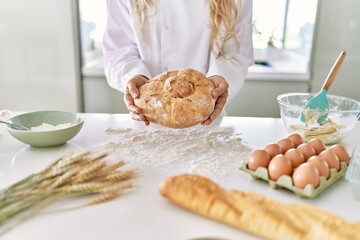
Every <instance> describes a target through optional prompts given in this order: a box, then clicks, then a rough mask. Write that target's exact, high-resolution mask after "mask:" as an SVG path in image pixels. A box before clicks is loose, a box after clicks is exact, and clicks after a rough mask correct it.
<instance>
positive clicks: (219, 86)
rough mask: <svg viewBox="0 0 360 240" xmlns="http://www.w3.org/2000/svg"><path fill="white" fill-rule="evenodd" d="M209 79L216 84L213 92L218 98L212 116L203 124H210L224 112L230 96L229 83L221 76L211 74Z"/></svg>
mask: <svg viewBox="0 0 360 240" xmlns="http://www.w3.org/2000/svg"><path fill="white" fill-rule="evenodd" d="M209 79H210V80H211V81H212V82H213V83H214V84H215V89H214V90H213V92H212V95H213V97H214V98H216V102H215V108H214V111H213V112H212V113H211V114H210V116H209V117H208V118H207V119H206V120H205V121H203V122H202V123H201V124H202V125H210V124H211V123H212V122H213V121H214V120H215V119H216V118H217V117H218V116H219V115H220V113H221V112H222V110H223V108H224V106H225V103H226V101H227V98H228V96H229V92H228V89H229V84H228V83H227V82H226V80H225V79H224V78H223V77H221V76H211V77H209Z"/></svg>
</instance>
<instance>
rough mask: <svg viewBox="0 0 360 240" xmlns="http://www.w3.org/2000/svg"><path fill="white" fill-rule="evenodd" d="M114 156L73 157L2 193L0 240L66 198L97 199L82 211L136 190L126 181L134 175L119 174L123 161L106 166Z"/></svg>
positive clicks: (131, 172) (87, 153)
mask: <svg viewBox="0 0 360 240" xmlns="http://www.w3.org/2000/svg"><path fill="white" fill-rule="evenodd" d="M113 151H114V150H113ZM111 154H112V152H110V151H109V150H107V151H105V152H104V151H102V152H95V153H93V152H91V151H83V152H80V153H70V154H67V155H64V156H61V157H60V158H58V159H56V160H55V161H54V162H53V163H51V164H50V165H48V166H47V167H46V168H44V170H42V171H40V172H38V173H34V174H31V175H30V176H28V177H26V178H24V179H22V180H20V181H18V182H16V183H14V184H12V185H10V186H9V187H7V188H5V189H2V190H1V191H0V236H1V235H3V234H4V233H6V232H7V231H9V230H10V229H12V228H13V227H15V226H16V225H18V224H20V223H21V222H23V221H25V220H27V219H29V218H31V217H32V216H34V215H36V214H38V213H39V212H41V211H42V210H43V209H44V208H45V207H47V206H48V205H50V204H51V203H53V202H56V201H59V200H61V199H63V198H68V197H77V196H84V195H95V196H94V198H93V199H91V200H90V201H88V202H86V203H85V204H82V205H81V206H80V207H83V206H92V205H95V204H100V203H104V202H107V201H110V200H112V199H115V198H116V197H118V196H119V195H120V194H121V193H122V192H123V191H124V190H126V189H129V188H131V187H133V185H132V183H130V182H128V181H127V180H129V179H131V178H133V177H134V176H135V175H136V173H135V171H134V170H120V168H122V167H123V166H124V165H125V162H124V161H123V160H120V161H117V162H113V163H110V164H109V163H107V156H110V155H111ZM125 181H126V182H125ZM24 210H28V211H26V212H24Z"/></svg>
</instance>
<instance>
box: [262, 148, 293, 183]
mask: <svg viewBox="0 0 360 240" xmlns="http://www.w3.org/2000/svg"><path fill="white" fill-rule="evenodd" d="M268 171H269V177H270V179H271V180H274V181H276V180H278V179H279V178H280V177H281V176H282V175H288V176H290V175H291V173H292V171H293V168H292V165H291V161H290V160H289V159H288V158H286V157H285V156H284V155H282V154H278V155H276V156H275V157H274V158H273V159H271V161H270V163H269V166H268Z"/></svg>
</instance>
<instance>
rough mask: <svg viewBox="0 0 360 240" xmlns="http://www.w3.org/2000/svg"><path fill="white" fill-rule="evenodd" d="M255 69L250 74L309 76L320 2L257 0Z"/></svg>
mask: <svg viewBox="0 0 360 240" xmlns="http://www.w3.org/2000/svg"><path fill="white" fill-rule="evenodd" d="M253 4H254V6H253V44H254V49H255V51H254V55H255V63H256V64H255V66H253V67H251V69H250V72H258V73H262V72H270V73H283V74H286V73H289V74H299V76H300V75H302V76H303V77H304V78H308V76H309V69H308V66H309V62H310V58H311V47H312V42H313V35H314V27H315V20H316V12H317V4H318V3H317V1H316V0H253Z"/></svg>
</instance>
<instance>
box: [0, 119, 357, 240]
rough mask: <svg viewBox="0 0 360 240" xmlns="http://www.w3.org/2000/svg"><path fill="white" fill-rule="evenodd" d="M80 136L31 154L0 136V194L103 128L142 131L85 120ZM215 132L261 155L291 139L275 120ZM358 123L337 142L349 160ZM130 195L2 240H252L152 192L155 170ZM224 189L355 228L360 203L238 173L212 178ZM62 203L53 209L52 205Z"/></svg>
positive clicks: (100, 139) (158, 173)
mask: <svg viewBox="0 0 360 240" xmlns="http://www.w3.org/2000/svg"><path fill="white" fill-rule="evenodd" d="M84 115H85V123H84V126H83V128H82V130H81V131H80V133H79V134H78V135H77V136H76V137H75V138H73V139H72V140H71V141H70V142H68V143H67V144H65V145H62V146H58V147H53V148H32V147H29V146H27V145H25V144H23V143H21V142H19V141H17V140H16V139H14V138H12V137H11V136H10V135H9V134H8V133H7V132H6V131H3V132H2V133H0V188H1V189H2V188H4V187H6V186H8V185H10V184H11V183H14V182H16V181H18V180H20V179H22V178H24V177H25V176H28V175H29V174H31V173H33V172H37V171H39V170H41V169H43V168H44V167H45V166H47V165H48V164H49V163H50V162H51V161H52V160H54V159H55V158H56V157H57V156H60V155H62V154H63V153H64V152H66V151H69V149H70V150H82V149H87V148H91V147H92V146H97V145H99V144H102V143H104V142H107V141H109V139H110V137H111V136H110V135H109V134H108V133H106V132H105V131H104V129H106V128H109V127H114V128H118V127H130V128H143V126H142V125H139V124H138V123H137V122H135V121H133V120H132V119H131V118H130V117H129V115H126V114H116V115H115V114H84ZM220 127H233V128H235V129H236V132H238V133H240V134H241V138H242V139H243V140H244V141H245V142H246V143H247V145H248V146H249V147H251V148H263V147H264V146H265V145H267V144H269V143H272V142H276V141H278V140H279V139H281V138H283V137H286V136H287V135H289V134H288V133H287V132H286V129H285V128H284V125H283V123H282V121H281V119H274V118H243V117H225V118H224V119H222V121H221V123H220ZM359 136H360V122H358V123H357V125H356V127H355V128H354V130H353V131H352V133H351V134H350V135H349V136H348V137H346V138H345V139H344V140H343V141H342V142H341V143H342V144H343V145H345V146H346V148H347V149H348V151H349V152H350V153H351V152H352V150H353V148H354V146H355V144H356V143H360V137H359ZM139 172H140V174H139V177H137V178H136V179H134V180H135V183H136V185H137V186H136V189H134V190H133V191H131V192H130V193H126V194H124V195H123V196H122V197H120V198H118V199H116V200H113V201H110V202H107V203H105V204H100V205H97V206H92V207H86V208H81V209H78V210H73V211H66V212H59V213H47V214H40V215H37V216H35V217H33V218H31V219H30V220H28V221H26V222H24V223H22V224H21V225H19V226H17V227H16V228H14V229H13V230H11V231H10V232H8V233H7V234H6V235H4V236H3V238H2V239H11V240H14V239H37V240H41V239H87V240H90V239H156V240H162V239H164V240H165V239H166V240H169V239H192V238H210V237H211V238H218V239H256V238H255V237H254V236H251V235H249V234H247V233H245V232H242V231H240V230H237V229H234V228H232V227H229V226H227V225H224V224H221V223H218V222H215V221H212V220H210V219H206V218H204V217H201V216H198V215H196V214H194V213H191V212H189V211H187V210H184V209H182V208H180V207H178V206H176V205H174V204H172V203H171V202H169V201H168V200H166V199H164V198H163V197H162V196H161V195H160V194H159V193H158V184H159V182H161V181H162V180H163V179H165V178H166V177H167V176H171V175H173V174H172V173H171V171H163V169H162V168H161V166H160V167H152V168H148V167H146V166H143V167H140V168H139ZM212 179H213V180H215V181H216V182H217V183H218V184H220V185H221V186H222V187H224V188H227V189H238V190H242V191H251V192H256V193H259V194H262V195H265V196H267V197H269V198H272V199H276V200H278V201H281V202H299V203H306V204H310V205H312V206H315V207H318V208H321V209H324V210H327V211H329V212H332V213H335V214H338V215H340V216H342V217H344V218H345V219H347V220H349V221H360V202H359V201H357V200H356V199H355V198H354V195H353V193H352V190H351V187H350V185H349V183H348V182H347V181H346V180H345V179H344V178H342V179H340V180H338V181H337V182H336V183H335V184H334V185H333V186H331V187H330V188H328V189H326V190H325V192H323V193H321V194H320V195H319V196H318V197H316V198H315V199H303V198H299V197H297V196H295V195H294V194H292V193H291V192H289V191H286V190H278V189H272V188H271V187H270V186H269V185H268V184H266V183H265V182H263V181H256V180H253V179H252V178H251V177H250V175H248V174H247V173H245V172H242V171H240V170H239V171H234V172H232V173H231V174H228V175H219V176H214V177H213V178H212ZM59 205H61V203H57V206H59Z"/></svg>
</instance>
